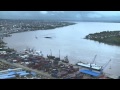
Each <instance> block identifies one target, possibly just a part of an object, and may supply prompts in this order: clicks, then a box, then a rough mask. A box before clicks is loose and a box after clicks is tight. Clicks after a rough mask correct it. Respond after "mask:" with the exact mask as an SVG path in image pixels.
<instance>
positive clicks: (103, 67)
mask: <svg viewBox="0 0 120 90" xmlns="http://www.w3.org/2000/svg"><path fill="white" fill-rule="evenodd" d="M110 61H111V59H110V60H109V61H108V62H107V63H106V64H105V65H104V66H102V71H103V70H104V69H105V67H106V66H107V65H108V64H109V63H110Z"/></svg>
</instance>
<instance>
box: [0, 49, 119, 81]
mask: <svg viewBox="0 0 120 90" xmlns="http://www.w3.org/2000/svg"><path fill="white" fill-rule="evenodd" d="M0 58H1V59H0V70H1V71H0V74H1V75H0V78H1V79H7V78H8V79H10V78H14V79H110V77H107V76H105V74H104V73H103V72H102V71H99V72H98V71H95V70H92V68H85V67H84V68H82V67H80V66H79V65H80V64H79V63H78V65H72V64H70V63H69V59H68V57H67V56H65V58H64V60H61V59H60V57H55V56H52V55H51V54H50V55H47V58H45V57H43V54H42V52H41V51H36V50H32V49H28V50H27V49H25V50H24V51H23V52H21V53H17V52H16V51H11V52H9V53H8V52H6V53H4V54H0ZM117 78H118V77H117Z"/></svg>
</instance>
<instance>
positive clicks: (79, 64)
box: [76, 62, 102, 71]
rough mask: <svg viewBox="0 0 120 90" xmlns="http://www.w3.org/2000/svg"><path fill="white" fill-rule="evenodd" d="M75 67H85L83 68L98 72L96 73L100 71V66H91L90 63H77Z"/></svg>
mask: <svg viewBox="0 0 120 90" xmlns="http://www.w3.org/2000/svg"><path fill="white" fill-rule="evenodd" d="M76 65H77V66H82V67H85V68H91V69H94V70H98V71H101V70H102V66H98V65H96V64H94V63H93V64H91V63H83V62H78V63H77V64H76Z"/></svg>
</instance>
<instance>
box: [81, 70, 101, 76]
mask: <svg viewBox="0 0 120 90" xmlns="http://www.w3.org/2000/svg"><path fill="white" fill-rule="evenodd" d="M80 72H82V73H85V74H89V75H92V76H95V77H98V76H100V74H101V73H97V72H93V71H90V70H80Z"/></svg>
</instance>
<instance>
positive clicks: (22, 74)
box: [19, 73, 29, 76]
mask: <svg viewBox="0 0 120 90" xmlns="http://www.w3.org/2000/svg"><path fill="white" fill-rule="evenodd" d="M28 74H29V73H21V74H19V75H20V76H25V75H28Z"/></svg>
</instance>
